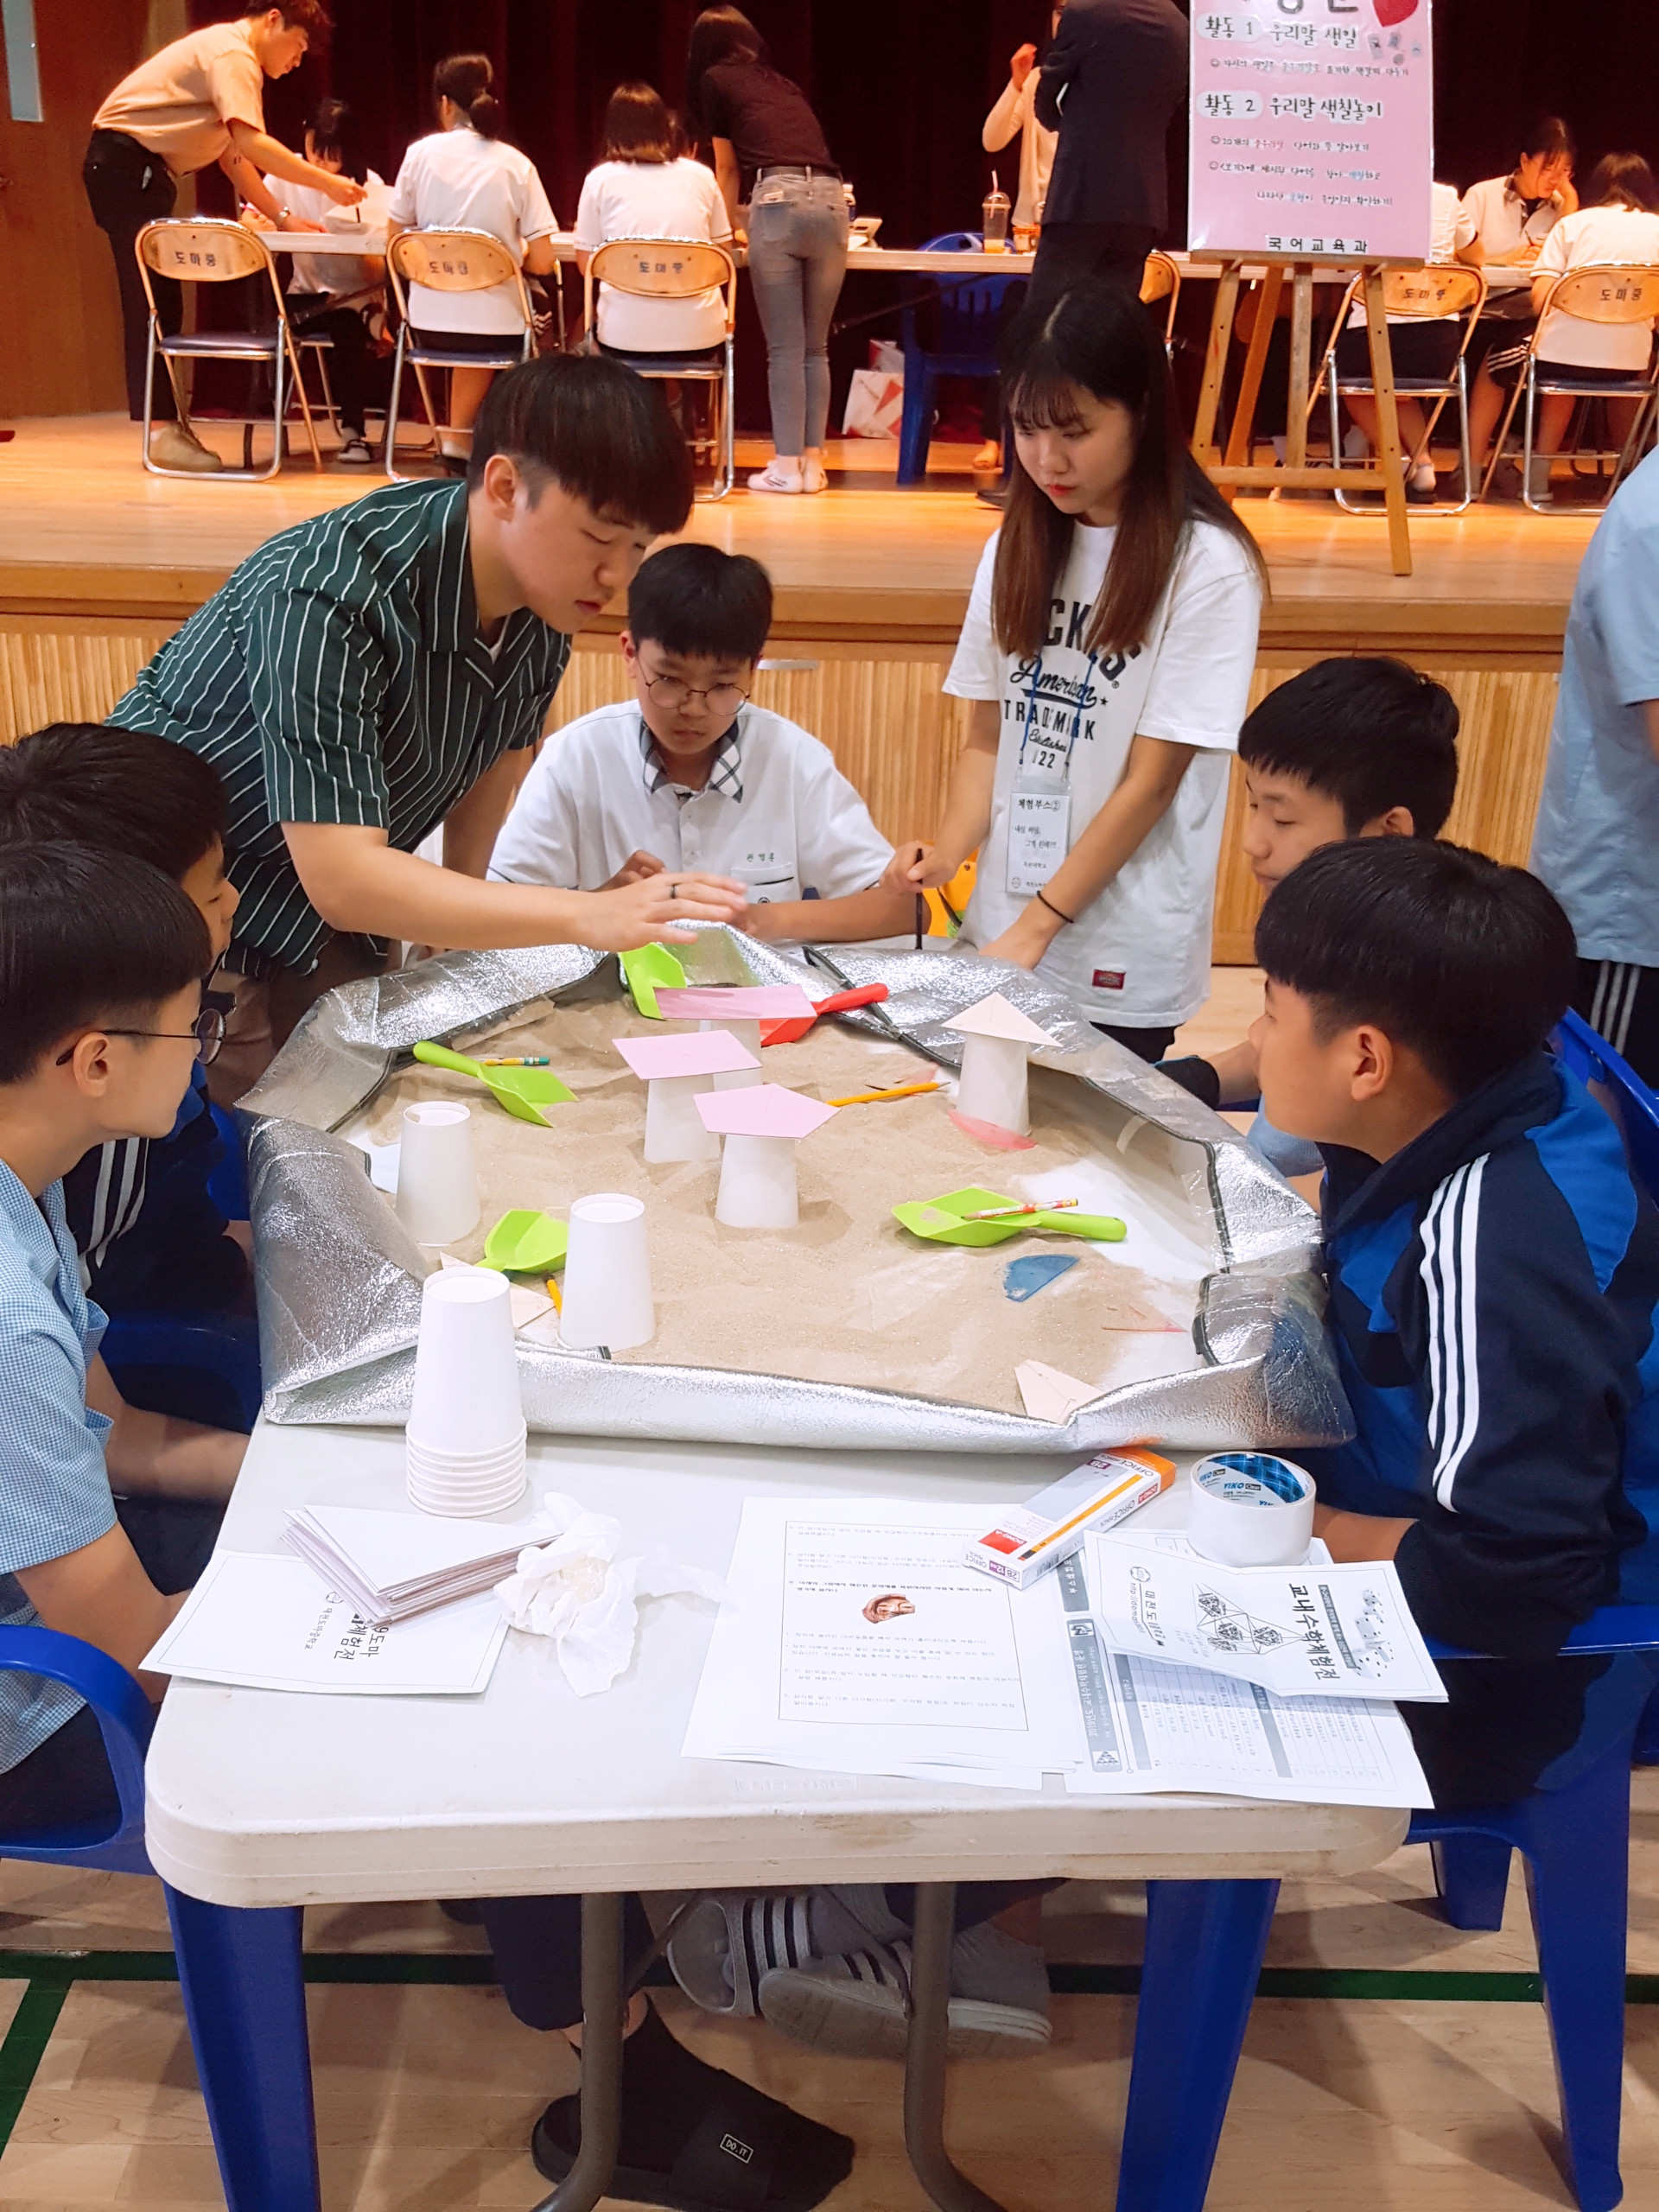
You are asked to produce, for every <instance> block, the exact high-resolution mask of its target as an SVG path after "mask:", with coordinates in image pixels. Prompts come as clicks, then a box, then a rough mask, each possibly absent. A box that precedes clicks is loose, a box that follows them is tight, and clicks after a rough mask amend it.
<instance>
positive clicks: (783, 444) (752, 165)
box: [685, 7, 847, 492]
mask: <svg viewBox="0 0 1659 2212" xmlns="http://www.w3.org/2000/svg"><path fill="white" fill-rule="evenodd" d="M685 105H686V111H687V113H688V114H689V116H690V119H691V123H692V125H693V128H694V129H695V130H696V131H697V132H698V134H699V136H700V137H705V138H708V139H709V140H710V141H711V142H712V143H713V146H714V150H715V175H716V177H718V179H719V180H720V188H721V193H722V194H723V195H724V197H725V200H726V206H727V208H728V212H729V213H730V216H731V221H732V231H733V234H734V237H735V238H737V240H738V242H739V243H740V244H742V243H744V242H745V240H746V238H747V245H748V249H749V282H750V283H751V285H752V286H753V290H754V304H755V307H756V308H757V310H758V311H759V313H760V327H761V328H762V329H763V330H764V331H765V332H766V389H767V393H768V396H769V397H770V400H771V404H772V447H773V453H772V460H771V461H769V462H768V464H767V465H766V467H765V468H763V469H760V470H758V471H757V472H756V474H754V475H753V476H751V477H750V479H749V489H750V491H751V492H822V491H823V490H824V488H825V486H827V484H828V482H829V479H828V477H827V476H826V475H825V474H824V468H823V436H824V426H825V424H826V423H828V421H829V318H830V317H831V315H834V313H835V311H836V301H837V300H838V299H839V298H840V296H841V287H842V279H843V278H844V277H845V276H846V274H847V195H846V194H845V192H844V191H843V190H842V181H841V171H840V170H839V169H838V168H836V165H835V163H834V162H833V161H832V160H831V159H830V156H829V147H828V146H827V145H826V144H825V143H824V136H823V126H822V124H820V123H819V121H818V118H817V116H816V115H814V114H813V112H812V110H811V109H810V106H809V105H807V100H806V95H805V94H804V92H802V90H801V88H800V86H798V85H797V84H794V83H792V82H791V79H789V78H787V77H781V76H779V73H778V72H777V70H775V69H774V68H773V67H772V64H771V62H770V61H769V60H767V58H766V41H765V40H764V39H763V38H762V37H761V35H760V32H759V31H758V30H756V29H755V28H754V25H753V23H752V22H750V21H749V19H748V17H747V16H746V15H745V14H744V13H743V11H742V10H741V8H723V7H722V8H705V9H704V10H703V11H702V14H701V15H700V16H698V17H697V20H696V22H695V23H693V24H692V26H691V41H690V51H689V53H688V55H687V60H686V67H685ZM745 202H746V203H747V208H746V207H744V206H743V205H741V203H745ZM745 213H747V232H746V231H745V227H744V222H743V217H744V215H745Z"/></svg>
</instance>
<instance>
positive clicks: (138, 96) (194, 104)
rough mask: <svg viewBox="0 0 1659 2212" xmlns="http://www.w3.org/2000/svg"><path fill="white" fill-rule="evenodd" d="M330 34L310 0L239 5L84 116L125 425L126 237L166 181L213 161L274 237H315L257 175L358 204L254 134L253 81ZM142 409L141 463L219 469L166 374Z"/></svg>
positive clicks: (176, 298)
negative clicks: (180, 408)
mask: <svg viewBox="0 0 1659 2212" xmlns="http://www.w3.org/2000/svg"><path fill="white" fill-rule="evenodd" d="M329 29H330V23H329V18H328V16H327V11H326V10H324V9H323V8H321V6H319V4H318V0H280V4H279V5H277V6H275V7H270V8H250V9H248V10H246V11H245V13H244V14H243V16H241V17H240V19H239V20H238V22H233V23H210V24H209V25H207V28H206V29H202V30H198V31H192V32H190V33H189V35H188V36H187V37H185V38H180V39H175V40H174V41H173V43H172V44H171V46H164V47H163V48H162V49H161V51H160V53H159V54H151V56H150V57H149V60H148V61H143V62H141V63H140V64H139V66H138V67H137V68H136V69H135V70H134V71H133V72H132V73H131V75H130V76H129V77H124V78H123V79H121V82H120V83H119V84H118V86H116V88H115V90H114V91H113V92H111V94H110V96H109V98H108V99H106V100H105V102H104V105H102V107H100V108H99V111H98V113H97V114H96V115H95V116H94V117H93V118H92V142H91V143H90V144H89V145H88V147H87V149H86V163H85V166H84V168H82V171H81V175H82V179H83V181H84V182H85V184H86V197H87V199H88V200H90V201H91V202H92V220H93V221H94V222H95V223H96V224H97V225H98V226H99V230H101V231H102V232H105V235H106V236H107V238H108V239H109V241H110V251H111V253H113V254H114V256H115V281H116V283H117V284H118V287H119V288H120V293H121V324H122V331H123V335H124V341H125V348H126V353H125V359H126V372H127V412H128V413H129V414H130V416H131V417H132V419H133V421H134V422H135V423H141V422H142V421H143V416H144V358H145V354H146V353H147V351H148V345H149V303H148V302H147V301H146V300H145V298H144V287H143V278H142V277H140V275H139V273H138V262H137V255H136V253H135V252H134V250H133V241H134V240H135V239H136V238H137V235H138V233H139V232H140V231H141V230H142V229H143V226H144V225H145V224H146V223H154V222H156V221H158V220H159V219H161V218H162V217H163V216H167V215H170V214H171V213H173V199H174V180H175V178H176V177H181V176H188V175H190V174H191V172H192V171H193V170H195V169H204V168H207V166H208V164H209V163H210V162H217V163H218V164H219V168H222V169H223V170H224V172H225V174H226V176H227V177H229V179H230V180H231V182H232V184H233V185H234V186H235V187H236V190H237V194H238V197H239V198H240V199H242V200H246V201H247V202H248V203H249V204H250V205H251V207H255V208H257V210H258V212H259V213H260V214H262V215H263V216H264V218H265V219H266V220H267V221H268V222H270V223H274V224H275V225H276V226H277V228H278V229H279V230H296V231H315V230H321V227H322V226H321V224H320V223H317V222H315V221H313V220H312V219H310V218H308V217H302V216H299V215H297V214H293V213H290V212H289V210H288V209H287V208H285V207H283V206H282V204H281V202H280V200H278V198H277V195H276V194H273V193H272V192H271V191H270V188H268V186H267V185H266V182H265V176H266V175H267V174H269V175H270V176H272V177H274V178H279V179H281V180H282V181H283V182H286V183H289V184H299V185H308V186H309V187H311V188H312V189H313V190H315V191H317V192H321V193H323V194H326V195H327V198H328V199H329V200H332V201H334V203H335V204H336V205H337V206H339V207H356V205H357V203H358V202H359V200H361V199H362V197H363V188H362V186H361V185H360V184H359V183H357V182H356V181H355V180H354V179H353V178H351V177H348V176H338V175H334V174H333V173H332V172H330V171H329V170H328V169H326V168H321V167H319V166H318V165H317V164H315V163H314V162H307V161H302V160H301V158H300V156H298V155H297V154H293V153H290V152H289V149H288V148H287V147H286V146H283V145H281V144H279V143H278V142H277V140H276V139H275V138H273V137H270V135H269V134H268V133H267V131H266V130H265V111H264V79H265V78H267V77H285V76H287V74H288V73H289V70H290V69H297V68H298V67H299V66H300V63H301V62H302V60H304V58H305V54H306V52H307V50H308V48H310V47H311V46H312V45H313V44H314V43H315V45H318V46H321V43H322V41H324V40H325V39H326V38H327V35H328V31H329ZM150 283H151V287H152V289H154V292H155V295H156V314H157V315H158V316H159V317H160V319H161V325H162V331H163V332H164V333H165V334H167V335H168V336H169V337H171V336H176V334H178V332H179V331H180V330H181V328H182V327H183V322H184V292H183V288H182V286H181V285H180V284H179V283H177V282H176V281H175V279H174V278H173V277H161V276H152V277H151V278H150ZM150 407H151V413H152V416H153V417H154V420H155V422H156V429H154V430H153V431H152V432H151V434H150V441H149V452H150V458H151V460H152V461H156V462H158V463H159V464H160V465H161V466H162V467H164V468H197V469H214V468H219V467H222V466H223V463H222V462H221V461H220V460H219V455H218V454H216V453H212V452H210V451H209V450H208V448H207V447H206V446H204V445H203V444H202V443H201V442H200V439H198V438H197V437H196V436H195V435H194V432H192V431H191V430H189V429H187V428H186V427H185V425H184V424H182V423H180V422H178V421H177V420H176V419H175V418H176V409H175V404H174V398H173V387H172V385H171V384H170V383H169V381H168V378H166V377H165V376H158V377H157V378H156V388H155V391H154V392H153V394H152V395H151V401H150Z"/></svg>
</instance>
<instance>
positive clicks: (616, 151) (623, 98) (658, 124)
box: [605, 82, 679, 162]
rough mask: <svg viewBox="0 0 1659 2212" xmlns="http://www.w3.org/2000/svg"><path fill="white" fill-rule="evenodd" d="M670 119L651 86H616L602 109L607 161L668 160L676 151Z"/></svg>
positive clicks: (659, 95)
mask: <svg viewBox="0 0 1659 2212" xmlns="http://www.w3.org/2000/svg"><path fill="white" fill-rule="evenodd" d="M677 135H678V134H677V132H676V130H675V128H674V118H672V116H671V115H670V113H669V111H668V110H667V108H666V107H665V106H664V104H663V96H662V94H661V93H660V92H658V90H657V87H656V86H654V85H645V84H640V83H637V82H636V83H633V84H627V85H619V86H617V88H616V90H615V91H614V92H613V93H612V94H611V97H610V101H609V104H608V105H607V107H606V110H605V159H606V160H607V162H671V161H672V160H673V159H674V157H675V156H676V155H677V153H678V151H679V147H678V145H677V143H676V141H677Z"/></svg>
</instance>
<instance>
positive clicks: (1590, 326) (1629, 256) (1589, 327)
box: [1532, 154, 1659, 483]
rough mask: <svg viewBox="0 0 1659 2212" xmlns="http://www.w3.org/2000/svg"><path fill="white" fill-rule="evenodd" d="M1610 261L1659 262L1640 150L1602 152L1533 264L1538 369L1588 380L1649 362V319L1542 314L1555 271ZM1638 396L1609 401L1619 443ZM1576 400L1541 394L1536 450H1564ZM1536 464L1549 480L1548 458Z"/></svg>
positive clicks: (1655, 217) (1605, 380)
mask: <svg viewBox="0 0 1659 2212" xmlns="http://www.w3.org/2000/svg"><path fill="white" fill-rule="evenodd" d="M1607 262H1615V263H1617V262H1624V263H1632V262H1633V263H1638V264H1643V265H1644V266H1646V267H1649V268H1654V267H1659V183H1656V181H1655V180H1654V174H1653V171H1652V170H1651V169H1650V168H1649V166H1648V164H1647V162H1645V161H1644V160H1643V157H1642V156H1641V155H1640V154H1608V155H1605V156H1603V158H1602V159H1601V160H1600V161H1599V162H1597V164H1596V166H1595V168H1594V170H1593V171H1592V175H1591V178H1590V182H1589V185H1588V187H1587V188H1586V192H1585V195H1584V205H1583V206H1582V207H1580V209H1579V210H1578V212H1577V213H1575V214H1572V215H1563V216H1562V217H1561V219H1560V222H1559V223H1557V224H1556V225H1555V226H1554V228H1553V229H1552V230H1551V232H1550V233H1549V236H1548V238H1546V239H1545V240H1544V242H1543V245H1541V247H1540V248H1539V250H1538V258H1537V260H1536V261H1535V262H1534V264H1533V265H1532V270H1533V274H1532V309H1533V313H1534V314H1535V315H1543V317H1544V319H1543V321H1542V322H1541V324H1540V325H1539V329H1538V365H1539V367H1540V369H1566V370H1567V371H1568V372H1570V373H1571V375H1572V376H1573V379H1574V380H1575V381H1576V382H1582V383H1585V384H1615V383H1618V382H1621V381H1623V380H1624V378H1629V377H1631V376H1640V375H1642V374H1643V372H1644V371H1645V370H1646V368H1647V366H1648V364H1649V360H1650V359H1652V355H1653V325H1652V324H1651V323H1650V322H1587V321H1586V320H1585V319H1584V317H1583V316H1582V315H1567V314H1564V313H1563V312H1562V310H1561V309H1560V308H1554V309H1552V310H1551V312H1550V313H1549V314H1548V315H1544V302H1545V301H1546V300H1547V299H1548V297H1549V295H1550V291H1551V289H1552V288H1553V287H1554V284H1555V283H1556V281H1557V279H1558V278H1560V277H1564V276H1566V275H1567V274H1568V273H1569V272H1570V271H1571V270H1574V269H1587V268H1590V267H1592V266H1595V265H1598V264H1603V263H1607ZM1577 404H1578V402H1577V401H1576V400H1575V399H1573V398H1572V397H1566V396H1562V397H1548V398H1542V399H1540V401H1539V403H1538V422H1537V426H1536V429H1535V437H1534V449H1535V452H1537V453H1538V454H1554V453H1557V452H1559V451H1560V443H1561V440H1562V439H1563V437H1565V435H1567V424H1568V422H1569V421H1570V419H1571V417H1572V414H1573V408H1574V407H1575V406H1576V405H1577ZM1640 404H1641V403H1640V402H1639V401H1638V400H1635V399H1610V400H1608V401H1607V402H1606V406H1607V410H1608V414H1609V416H1610V417H1611V422H1610V424H1609V427H1610V429H1611V432H1612V435H1613V439H1614V442H1615V443H1619V442H1623V440H1624V438H1626V437H1628V436H1629V435H1630V425H1631V423H1632V421H1633V420H1634V418H1635V415H1636V410H1637V407H1638V406H1639V405H1640ZM1538 465H1539V468H1540V472H1541V474H1543V475H1544V477H1545V480H1546V483H1547V482H1548V466H1549V464H1548V461H1540V463H1539V464H1538Z"/></svg>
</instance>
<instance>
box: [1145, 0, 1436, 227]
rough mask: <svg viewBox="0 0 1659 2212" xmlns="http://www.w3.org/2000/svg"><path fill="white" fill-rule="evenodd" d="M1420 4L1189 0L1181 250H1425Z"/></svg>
mask: <svg viewBox="0 0 1659 2212" xmlns="http://www.w3.org/2000/svg"><path fill="white" fill-rule="evenodd" d="M1431 5H1432V0H1224V4H1223V5H1220V6H1206V5H1205V4H1204V0H1195V5H1194V7H1193V10H1192V139H1191V144H1192V154H1191V161H1190V175H1189V208H1188V215H1187V244H1188V245H1189V247H1190V248H1191V250H1192V251H1194V252H1198V251H1202V250H1203V249H1205V248H1208V249H1209V250H1210V251H1211V252H1215V253H1242V252H1249V251H1252V250H1253V251H1256V252H1258V253H1294V254H1299V255H1306V256H1307V257H1309V258H1310V259H1316V260H1317V259H1330V260H1338V261H1352V260H1354V259H1355V258H1357V257H1359V256H1362V255H1363V256H1367V257H1375V258H1385V257H1400V258H1406V259H1412V260H1419V261H1426V260H1427V258H1428V256H1429V252H1430V248H1431V243H1432V238H1433V226H1432V218H1431V212H1430V210H1431V199H1430V187H1431V185H1432V184H1433V167H1434V89H1433V44H1432V41H1431V37H1430V30H1429V11H1430V8H1431Z"/></svg>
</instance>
